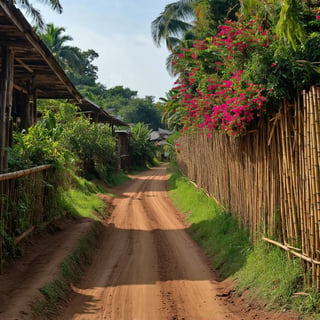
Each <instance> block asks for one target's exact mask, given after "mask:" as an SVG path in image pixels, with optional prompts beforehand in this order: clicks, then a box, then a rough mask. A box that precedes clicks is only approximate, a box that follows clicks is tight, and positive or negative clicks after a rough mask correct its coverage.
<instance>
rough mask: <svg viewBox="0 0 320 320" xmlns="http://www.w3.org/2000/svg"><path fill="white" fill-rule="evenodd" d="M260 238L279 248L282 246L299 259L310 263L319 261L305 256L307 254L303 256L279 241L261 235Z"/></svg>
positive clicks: (318, 262)
mask: <svg viewBox="0 0 320 320" xmlns="http://www.w3.org/2000/svg"><path fill="white" fill-rule="evenodd" d="M262 240H263V241H266V242H268V243H271V244H274V245H276V246H278V247H279V248H282V249H283V250H285V251H287V252H289V253H291V254H293V255H294V256H296V257H298V258H300V259H302V260H304V261H307V262H309V263H312V265H320V261H318V260H315V259H312V258H310V257H307V256H305V255H303V254H301V253H298V252H296V251H294V250H293V249H290V248H289V247H288V246H286V245H284V244H282V243H280V242H277V241H274V240H271V239H268V238H266V237H262Z"/></svg>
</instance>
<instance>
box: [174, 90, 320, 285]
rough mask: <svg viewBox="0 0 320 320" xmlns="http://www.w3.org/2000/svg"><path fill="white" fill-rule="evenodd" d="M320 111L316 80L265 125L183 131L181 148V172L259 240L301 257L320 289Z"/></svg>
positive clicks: (308, 280)
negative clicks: (236, 133) (239, 130)
mask: <svg viewBox="0 0 320 320" xmlns="http://www.w3.org/2000/svg"><path fill="white" fill-rule="evenodd" d="M319 113H320V88H318V87H313V88H312V89H311V90H310V91H309V92H302V93H300V94H298V95H297V98H296V101H295V103H294V105H292V104H289V103H288V101H283V103H282V105H281V108H280V110H279V112H278V113H277V114H276V115H274V117H273V118H272V119H269V120H268V121H266V120H265V119H262V120H260V122H259V123H258V130H256V131H253V132H249V133H248V134H246V135H243V136H241V137H240V138H238V139H235V140H234V139H232V138H230V137H228V136H226V135H223V134H219V133H212V134H211V137H210V138H207V136H206V135H205V134H203V135H200V134H195V135H185V136H182V137H180V138H179V139H178V143H179V144H180V146H179V150H180V153H179V154H178V155H177V162H178V165H179V167H180V168H181V171H182V173H183V174H184V175H186V176H188V178H189V179H190V180H192V181H193V182H195V183H196V184H197V186H199V187H200V188H202V189H204V190H205V191H206V192H207V193H208V194H209V195H211V196H212V197H214V198H215V199H217V201H218V202H219V203H220V204H221V205H223V206H224V207H225V208H226V209H228V210H229V211H230V214H232V215H233V216H235V217H236V218H237V219H238V221H239V223H240V224H241V225H242V226H244V227H245V228H248V229H249V230H250V233H251V236H252V239H253V241H255V240H256V239H257V238H258V237H261V234H262V235H263V237H262V238H263V239H264V240H265V241H267V242H268V243H271V244H274V245H278V246H279V247H281V248H283V249H285V250H286V251H287V252H288V254H290V256H294V257H298V258H300V259H301V260H302V261H303V263H304V266H305V271H306V272H305V274H306V276H305V283H306V284H307V285H309V286H313V287H315V288H317V289H318V290H319V289H320V262H319V261H320V225H319V223H320V114H319ZM266 239H268V240H266ZM269 240H270V241H269ZM279 244H280V245H279ZM309 273H311V276H310V277H308V276H307V274H309Z"/></svg>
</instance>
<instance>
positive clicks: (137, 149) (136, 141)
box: [131, 122, 156, 167]
mask: <svg viewBox="0 0 320 320" xmlns="http://www.w3.org/2000/svg"><path fill="white" fill-rule="evenodd" d="M151 131H152V130H150V129H149V128H148V126H147V125H145V124H144V123H142V122H139V123H137V124H136V125H134V126H132V127H131V133H132V138H133V139H132V144H133V145H132V147H133V159H132V166H133V167H145V166H147V165H148V164H153V161H154V157H155V151H156V147H155V145H154V144H153V143H152V142H151V141H150V134H151Z"/></svg>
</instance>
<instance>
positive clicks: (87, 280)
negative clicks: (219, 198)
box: [58, 166, 271, 320]
mask: <svg viewBox="0 0 320 320" xmlns="http://www.w3.org/2000/svg"><path fill="white" fill-rule="evenodd" d="M166 183H167V176H166V167H165V166H160V167H157V168H153V169H151V170H150V171H147V172H144V173H141V174H139V175H138V176H135V178H134V179H133V180H132V181H130V182H129V183H127V184H125V185H123V186H121V187H120V188H118V189H116V190H114V191H115V192H116V193H117V195H118V197H117V199H116V200H115V202H114V210H113V213H112V216H111V217H110V220H109V224H108V227H107V231H106V233H105V235H104V237H103V239H102V242H101V246H100V248H99V249H98V253H97V254H96V258H95V260H94V261H93V264H92V266H91V267H90V268H89V270H88V272H87V275H86V276H85V277H84V280H83V281H82V282H81V283H80V284H78V285H77V286H76V287H74V288H73V289H74V292H75V294H74V297H73V298H72V300H71V302H70V303H69V305H68V307H67V308H66V309H65V310H64V312H63V314H62V315H60V316H59V317H58V318H59V319H64V320H70V319H83V320H89V319H114V320H122V319H127V320H134V319H137V320H150V319H152V320H157V319H159V320H160V319H161V320H164V319H167V320H168V319H171V320H173V319H177V320H178V319H192V320H205V319H207V320H209V319H210V320H223V319H233V320H240V319H258V315H255V316H252V317H251V316H250V315H249V314H248V313H247V314H245V313H243V312H242V311H241V308H240V307H236V306H235V305H232V304H228V303H226V300H225V299H221V298H219V297H218V296H219V294H218V293H219V292H220V291H219V283H218V282H217V275H216V274H215V273H214V271H212V270H211V269H210V267H209V266H208V261H207V259H206V257H205V256H204V255H203V253H202V251H201V250H200V249H199V248H198V247H197V245H195V243H194V242H193V241H192V240H191V239H190V237H189V235H188V234H187V232H186V230H185V229H186V226H185V224H184V223H183V221H182V217H181V215H180V214H179V213H178V212H177V211H176V210H175V209H174V208H173V206H172V204H171V201H170V199H169V198H168V194H167V192H166ZM229 307H230V308H229ZM259 319H260V318H259ZM261 319H262V318H261ZM263 319H271V318H269V317H266V316H265V317H263Z"/></svg>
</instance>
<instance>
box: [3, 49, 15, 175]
mask: <svg viewBox="0 0 320 320" xmlns="http://www.w3.org/2000/svg"><path fill="white" fill-rule="evenodd" d="M13 57H14V56H13V52H12V51H11V50H9V49H8V47H4V46H3V47H1V61H2V63H1V66H2V67H1V74H0V173H2V172H4V171H7V169H8V152H7V150H5V148H6V147H8V146H9V142H10V140H11V139H10V137H9V133H10V131H11V129H10V123H11V109H12V94H13V63H14V60H13Z"/></svg>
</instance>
